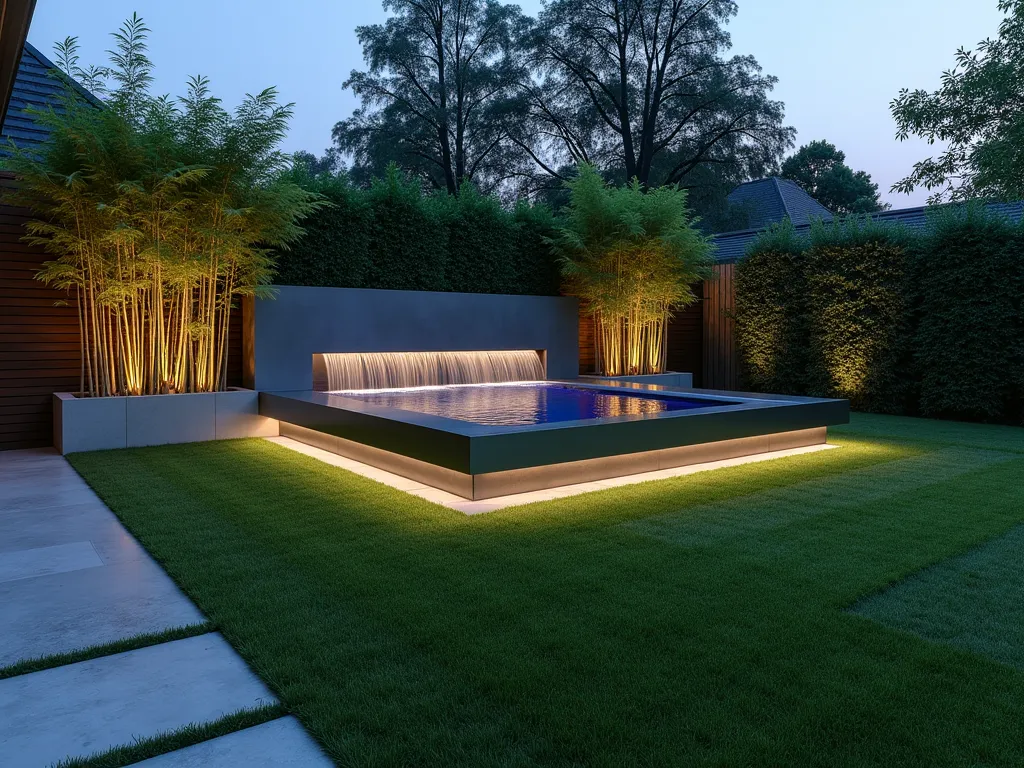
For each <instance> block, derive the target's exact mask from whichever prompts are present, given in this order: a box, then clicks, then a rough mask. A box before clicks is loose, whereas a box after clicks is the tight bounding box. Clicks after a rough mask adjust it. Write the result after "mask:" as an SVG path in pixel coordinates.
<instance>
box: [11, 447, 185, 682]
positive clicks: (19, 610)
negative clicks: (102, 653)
mask: <svg viewBox="0 0 1024 768" xmlns="http://www.w3.org/2000/svg"><path fill="white" fill-rule="evenodd" d="M11 454H17V455H14V456H13V457H12V456H11ZM26 467H32V468H33V469H32V472H33V473H37V476H36V477H34V479H32V480H30V481H25V480H24V479H22V480H19V481H18V482H17V483H16V485H17V486H18V493H17V498H18V499H19V503H18V505H17V506H15V507H14V508H12V507H11V506H9V505H8V504H6V503H4V502H2V501H0V628H2V631H0V665H3V666H6V665H8V664H13V663H14V662H16V661H21V660H24V659H31V658H37V657H39V656H48V655H51V654H54V653H63V652H67V651H74V650H78V649H81V648H85V647H89V646H93V645H103V644H106V643H112V642H114V641H116V640H121V639H123V638H126V637H131V636H132V635H138V634H143V633H155V632H162V631H164V630H167V629H172V628H174V627H180V626H182V625H185V624H197V623H199V622H202V621H204V620H205V618H204V616H203V615H202V614H201V613H200V612H199V610H198V609H197V608H196V607H195V606H194V605H193V604H192V603H191V601H190V600H189V599H188V598H187V597H185V595H184V594H182V592H181V590H179V589H178V587H177V586H176V585H175V584H174V582H173V581H171V579H170V578H169V577H168V576H167V574H166V573H164V572H163V570H162V569H161V568H160V566H159V565H157V564H156V562H155V561H154V560H153V559H152V558H151V557H150V556H149V554H147V553H146V551H145V550H144V549H143V548H142V547H141V546H140V545H139V543H138V542H137V541H136V540H135V539H134V538H133V537H132V536H131V534H129V533H128V531H127V530H125V528H124V526H123V525H121V523H120V522H119V521H118V519H117V517H116V516H115V515H114V513H113V512H111V511H110V510H109V509H108V508H107V507H106V505H105V504H104V503H103V502H102V501H101V500H100V499H99V497H98V496H96V494H95V493H93V491H92V489H90V488H89V487H88V485H86V483H85V481H84V480H82V478H81V477H79V476H78V474H77V473H75V472H74V470H73V469H72V468H71V465H70V464H68V463H67V461H66V460H65V459H64V458H63V457H62V456H60V455H58V454H57V453H55V452H53V451H5V452H2V453H0V472H7V473H10V472H11V471H12V469H21V468H26ZM37 471H38V472H37ZM68 472H70V473H71V474H70V475H68V474H67V473H68ZM0 485H2V484H0ZM55 494H56V495H57V496H58V497H59V499H58V500H66V497H67V494H74V496H75V498H79V499H81V501H80V502H79V503H72V504H63V503H61V504H56V505H53V504H49V503H48V502H52V501H53V500H54V496H55ZM62 494H63V496H62ZM11 496H12V494H9V495H8V499H10V498H11ZM25 550H30V551H29V552H28V553H26V552H25ZM90 551H91V554H90ZM97 558H98V560H99V562H98V563H97ZM54 561H56V565H57V566H61V567H50V568H46V567H43V566H44V565H46V564H47V563H49V564H50V565H51V566H53V565H54ZM84 565H88V566H90V567H88V568H85V569H84V570H82V569H79V570H70V569H71V568H72V567H77V568H81V566H84ZM97 566H103V567H97ZM32 567H35V568H36V571H35V572H32V571H31V570H30V569H31V568H32ZM47 570H48V571H49V573H48V575H43V574H45V573H46V572H47ZM60 571H64V572H63V573H61V572H60ZM12 576H14V577H17V580H10V579H11V578H12Z"/></svg>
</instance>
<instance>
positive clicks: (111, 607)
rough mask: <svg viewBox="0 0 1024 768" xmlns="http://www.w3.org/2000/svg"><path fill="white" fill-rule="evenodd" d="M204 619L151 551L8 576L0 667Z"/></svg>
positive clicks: (3, 587)
mask: <svg viewBox="0 0 1024 768" xmlns="http://www.w3.org/2000/svg"><path fill="white" fill-rule="evenodd" d="M202 621H205V617H204V616H203V614H202V613H201V612H200V611H199V609H198V608H196V607H195V606H194V605H193V604H192V602H191V601H190V600H189V599H188V598H187V597H186V596H185V595H184V594H182V592H181V590H180V589H178V587H177V585H176V584H175V583H174V582H173V581H171V579H170V577H168V576H167V574H166V573H164V572H163V570H162V569H161V568H160V566H158V565H157V564H156V563H155V562H154V561H153V560H151V559H150V558H149V557H148V556H146V558H145V559H137V560H131V561H128V562H124V563H117V564H114V565H107V566H104V567H102V568H89V569H87V570H84V571H75V572H73V573H60V574H53V575H51V576H40V577H37V578H33V579H23V580H21V581H11V582H7V583H4V584H0V627H2V628H3V629H2V631H0V666H7V665H9V664H13V663H14V662H16V661H21V660H23V659H32V658H36V657H38V656H49V655H51V654H54V653H64V652H67V651H74V650H78V649H80V648H86V647H89V646H93V645H103V644H106V643H112V642H114V641H116V640H121V639H123V638H125V637H131V636H132V635H138V634H143V633H155V632H162V631H164V630H168V629H172V628H174V627H180V626H182V625H185V624H198V623H199V622H202ZM0 764H2V761H0Z"/></svg>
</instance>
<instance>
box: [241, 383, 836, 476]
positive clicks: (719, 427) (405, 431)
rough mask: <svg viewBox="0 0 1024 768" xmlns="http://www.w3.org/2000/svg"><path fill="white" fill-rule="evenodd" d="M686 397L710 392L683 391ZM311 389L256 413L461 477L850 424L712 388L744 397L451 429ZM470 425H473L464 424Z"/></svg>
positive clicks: (798, 403)
mask: <svg viewBox="0 0 1024 768" xmlns="http://www.w3.org/2000/svg"><path fill="white" fill-rule="evenodd" d="M684 392H685V393H686V394H690V393H696V392H700V394H708V395H710V394H712V393H711V392H706V393H705V392H701V391H699V390H683V391H681V392H680V394H683V393H684ZM308 394H309V393H274V392H261V393H260V414H261V415H263V416H268V417H270V418H274V419H278V420H279V421H281V422H283V423H286V424H294V425H297V426H299V427H304V428H306V429H310V430H314V431H316V432H322V433H325V434H328V435H333V436H336V437H339V438H342V439H344V440H348V441H352V442H354V443H360V444H363V445H368V446H370V447H372V448H376V449H379V450H382V451H387V452H391V453H396V454H399V455H402V456H406V457H409V458H412V459H415V460H417V461H422V462H426V463H427V464H433V465H436V466H439V467H444V468H446V469H449V470H453V471H455V472H458V473H462V474H466V475H480V474H489V473H495V472H507V471H510V470H519V469H527V468H532V467H542V466H546V465H552V464H565V463H569V462H575V461H585V460H590V459H603V458H609V457H613V456H622V455H626V454H637V453H643V452H650V451H657V450H664V449H670V448H680V447H684V446H692V445H700V444H703V443H717V442H722V441H727V440H737V439H743V438H752V437H759V436H763V435H771V434H778V433H787V432H799V431H802V430H808V429H814V428H819V427H829V426H834V425H838V424H845V423H847V422H848V421H849V403H848V402H847V401H845V400H825V399H820V398H793V397H786V398H779V399H768V398H767V397H766V396H763V395H750V396H748V395H746V393H739V392H731V393H715V394H717V395H719V396H728V397H729V398H730V399H733V400H744V402H743V403H742V406H740V407H735V406H733V407H730V406H722V407H715V408H707V409H698V410H696V411H676V412H671V413H666V414H659V416H658V417H656V418H644V419H631V420H621V419H616V420H609V419H591V420H587V421H579V422H565V423H563V424H561V425H559V424H540V425H536V426H534V427H516V428H515V429H511V430H510V429H505V430H499V429H494V430H480V431H477V430H467V429H463V428H461V427H459V428H458V429H459V431H457V432H456V431H452V429H451V428H450V425H451V422H452V421H453V420H451V419H445V418H441V417H431V416H428V415H425V414H411V413H410V412H406V411H398V410H397V409H387V415H386V416H383V415H378V413H371V412H368V410H372V409H362V408H361V409H359V410H353V409H350V408H347V407H339V406H328V405H324V404H321V403H315V402H310V401H309V400H308V399H304V397H305V396H308ZM469 426H472V425H469Z"/></svg>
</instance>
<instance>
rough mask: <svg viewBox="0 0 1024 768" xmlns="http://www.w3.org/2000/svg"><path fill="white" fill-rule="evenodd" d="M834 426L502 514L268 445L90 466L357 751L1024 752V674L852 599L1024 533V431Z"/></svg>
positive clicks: (527, 755) (590, 755)
mask: <svg viewBox="0 0 1024 768" xmlns="http://www.w3.org/2000/svg"><path fill="white" fill-rule="evenodd" d="M834 434H835V436H836V442H839V443H840V444H841V445H842V449H841V450H833V451H824V452H820V453H814V454H808V455H804V456H799V457H793V458H789V459H783V460H778V461H773V462H766V463H762V464H753V465H749V466H744V467H736V468H732V469H726V470H719V471H716V472H707V473H701V474H696V475H691V476H687V477H683V478H678V479H675V480H667V481H661V482H658V483H649V484H645V485H640V486H632V487H626V488H621V489H615V490H610V491H606V492H602V493H597V494H590V495H586V496H577V497H574V498H569V499H564V500H559V501H555V502H547V503H544V504H538V505H534V506H531V507H525V508H519V509H509V510H505V511H501V512H495V513H492V514H489V515H483V516H478V517H472V518H469V517H464V516H463V515H461V514H459V513H457V512H453V511H451V510H448V509H445V508H442V507H437V506H433V505H431V504H429V503H427V502H425V501H421V500H419V499H416V498H414V497H410V496H407V495H405V494H403V493H401V492H398V491H394V490H392V489H390V488H387V487H384V486H381V485H378V484H375V483H373V482H371V481H369V480H366V479H364V478H361V477H357V476H354V475H351V474H347V473H346V472H344V471H343V470H340V469H336V468H333V467H330V466H326V465H324V464H321V463H319V462H317V461H315V460H313V459H310V458H307V457H305V456H302V455H299V454H296V453H293V452H290V451H288V450H286V449H284V448H281V447H279V446H275V445H273V444H271V443H267V442H265V441H258V440H253V441H235V442H223V443H209V444H201V445H187V446H171V447H166V448H157V449H140V450H130V451H119V452H110V453H96V454H81V455H77V456H73V457H72V463H73V464H74V465H75V466H76V467H77V468H78V470H79V471H80V472H82V474H83V475H84V476H85V477H86V479H87V480H88V481H89V482H90V483H91V484H92V485H93V487H95V488H96V489H97V491H98V492H99V493H100V495H101V496H103V498H104V499H105V500H106V501H107V503H108V504H110V506H111V507H112V508H113V509H114V511H115V512H116V513H117V514H118V515H120V516H121V518H122V519H123V520H124V521H125V523H126V524H127V525H128V527H129V528H130V529H131V530H132V531H133V532H135V533H136V534H137V535H138V536H139V538H140V539H141V540H142V542H143V543H144V544H145V545H146V547H147V548H148V549H149V550H150V551H151V552H153V553H154V554H155V555H156V556H157V558H158V559H159V560H160V561H161V562H162V563H163V564H164V565H165V566H166V568H167V570H168V571H169V572H170V573H171V575H172V576H173V577H174V578H175V579H176V580H177V581H178V582H179V583H180V584H181V585H182V587H183V588H184V589H185V591H186V592H187V593H188V594H189V595H191V596H192V597H193V598H194V599H195V600H196V602H197V603H198V605H199V606H200V607H201V608H202V609H203V610H204V611H205V612H206V614H207V615H208V616H209V617H210V619H211V620H212V621H213V622H214V623H215V624H216V625H217V626H218V628H219V629H220V630H221V631H223V632H224V634H225V635H226V636H227V638H228V639H229V640H230V641H231V643H232V644H233V645H234V646H235V647H236V648H238V650H239V651H240V652H241V653H242V655H243V656H244V657H245V658H246V659H247V660H248V661H249V663H250V664H251V665H252V667H253V669H254V670H256V671H257V672H258V673H259V674H260V675H261V676H262V677H263V678H264V679H265V680H266V681H267V682H268V684H269V685H270V686H271V687H272V688H273V689H274V690H275V691H276V692H277V693H278V695H279V696H280V697H281V699H282V701H283V703H284V705H285V706H286V708H287V709H289V710H291V711H292V712H294V713H295V714H297V715H298V716H299V717H300V718H301V720H302V721H303V723H304V724H305V725H306V726H307V728H309V730H310V731H311V732H312V733H313V735H314V736H315V737H316V738H318V739H319V740H320V741H321V743H322V744H323V745H324V746H325V748H326V749H327V750H328V752H329V753H330V754H331V755H332V756H333V757H334V758H335V760H336V761H337V762H338V763H339V764H340V765H351V766H398V765H441V766H456V765H462V766H527V765H550V766H609V768H612V767H614V768H619V767H621V766H633V765H636V766H665V765H691V764H694V763H702V764H714V765H728V766H735V765H749V764H758V765H799V766H815V765H820V766H848V765H849V766H852V765H878V766H892V765H971V766H976V765H984V766H992V765H1007V766H1009V765H1021V764H1024V728H1022V727H1021V723H1022V722H1024V672H1022V671H1020V670H1018V669H1016V668H1014V667H1013V666H1011V665H1009V664H1002V663H999V662H997V661H994V660H992V659H990V658H988V657H986V656H984V655H981V654H980V653H973V652H971V651H968V650H965V649H964V648H958V647H954V646H951V645H949V644H947V643H945V642H932V641H929V640H926V639H923V638H922V637H919V636H917V635H916V634H913V633H912V632H910V631H906V630H907V629H908V628H909V629H915V627H903V628H900V627H899V626H896V627H889V626H887V625H886V624H884V623H882V622H881V621H875V620H872V619H869V618H865V617H864V616H861V615H857V614H856V613H855V612H853V611H851V610H850V609H851V608H852V607H854V606H860V607H861V608H862V607H863V605H866V603H861V602H860V601H862V600H864V599H865V598H870V597H871V596H872V595H876V594H883V590H884V589H885V588H886V587H887V586H888V585H890V584H894V583H896V582H898V581H900V580H902V579H904V578H905V577H907V576H909V575H911V574H914V573H915V572H918V571H921V569H923V568H925V567H928V566H932V565H934V564H937V563H941V562H943V561H945V560H947V559H949V558H952V557H956V556H959V555H962V554H963V553H965V552H969V551H971V550H972V549H974V548H976V547H978V546H979V545H982V544H984V543H985V542H988V541H991V540H994V539H996V538H997V537H1001V536H1005V535H1006V534H1008V533H1010V532H1011V531H1013V529H1014V528H1015V527H1016V526H1018V525H1020V524H1021V523H1022V522H1024V483H1022V482H1021V478H1024V429H1012V428H998V427H983V426H971V425H955V424H952V425H951V424H940V423H934V422H919V421H915V420H911V419H888V418H885V417H858V418H857V419H856V421H855V423H854V425H852V426H851V427H849V428H845V429H843V430H840V431H836V432H835V433H834ZM1013 536H1016V538H1012V537H1013ZM1003 541H1004V543H1003V544H1002V549H1001V551H1002V552H1003V554H1002V555H1001V558H1002V559H1000V558H999V557H997V558H995V559H996V560H997V561H998V562H1000V563H1002V564H1003V565H1002V566H999V567H1003V566H1005V559H1006V558H1007V557H1009V558H1011V559H1012V558H1013V557H1014V556H1016V557H1017V558H1018V559H1021V558H1024V552H1022V551H1021V550H1020V548H1019V546H1018V545H1017V543H1018V542H1021V541H1022V537H1021V536H1020V535H1019V534H1015V533H1010V538H1007V539H1004V540H1003ZM1007 542H1008V543H1007ZM989 560H992V558H989ZM1018 567H1019V565H1018ZM1011 570H1012V568H1011ZM1021 583H1022V582H1021V581H1020V580H1018V581H1016V583H1015V585H1014V586H1010V587H1007V589H1011V590H1017V591H1016V595H1015V599H1016V603H1017V605H1021V604H1022V601H1024V594H1021V592H1020V589H1021ZM940 592H941V590H940ZM895 593H896V591H895V590H894V591H893V592H892V593H889V594H895ZM1004 597H1005V596H1004ZM1013 598H1014V596H1013V595H1010V600H1011V602H1012V599H1013ZM932 599H933V601H934V600H937V599H938V598H937V597H936V596H935V595H934V594H933V596H932ZM947 608H948V607H947ZM940 609H941V610H946V608H943V607H941V606H939V607H938V608H937V609H936V610H940ZM933 623H934V622H933ZM938 623H941V619H939V620H938ZM915 626H916V625H915ZM996 632H997V633H998V630H996ZM938 639H948V638H938ZM1019 641H1020V635H1019V634H1018V635H1014V636H1013V637H1011V638H1008V639H1007V642H1011V643H1012V642H1019ZM971 647H973V646H971ZM976 650H977V648H976ZM980 650H982V651H984V648H980Z"/></svg>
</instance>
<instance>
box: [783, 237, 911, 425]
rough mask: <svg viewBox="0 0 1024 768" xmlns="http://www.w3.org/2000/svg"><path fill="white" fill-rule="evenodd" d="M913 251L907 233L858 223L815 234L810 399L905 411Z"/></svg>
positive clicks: (810, 255)
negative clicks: (840, 401)
mask: <svg viewBox="0 0 1024 768" xmlns="http://www.w3.org/2000/svg"><path fill="white" fill-rule="evenodd" d="M912 249H913V241H912V239H911V237H910V236H909V235H907V233H905V232H904V231H903V230H902V229H901V228H898V227H892V226H883V225H879V224H875V223H873V222H870V221H862V220H859V219H857V218H851V219H848V220H846V221H842V222H835V223H831V224H819V225H816V226H814V227H813V228H812V232H811V243H810V248H809V249H808V251H807V253H806V260H805V265H804V270H805V280H806V285H807V304H806V309H805V311H806V312H807V323H808V350H807V352H808V357H807V390H808V392H809V393H810V394H812V395H815V396H819V397H842V398H846V399H847V400H849V401H850V405H851V406H852V407H853V408H856V409H858V410H866V411H874V412H876V413H904V412H905V411H906V407H907V399H908V397H909V395H910V389H911V387H910V381H909V379H908V377H907V376H906V372H905V371H906V363H907V361H908V360H909V359H910V347H909V342H910V332H909V319H910V312H909V310H910V297H909V294H908V284H907V281H908V270H909V264H910V259H911V252H912ZM798 311H799V310H798Z"/></svg>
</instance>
